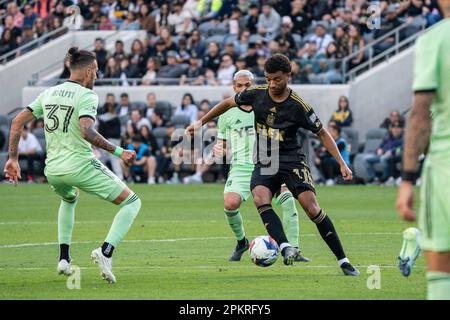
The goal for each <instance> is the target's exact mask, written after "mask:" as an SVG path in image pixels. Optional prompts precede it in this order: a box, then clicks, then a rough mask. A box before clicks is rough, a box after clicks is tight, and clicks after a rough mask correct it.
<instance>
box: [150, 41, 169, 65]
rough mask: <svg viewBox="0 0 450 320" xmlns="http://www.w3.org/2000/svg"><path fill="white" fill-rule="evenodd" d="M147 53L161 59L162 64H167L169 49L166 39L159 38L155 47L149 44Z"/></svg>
mask: <svg viewBox="0 0 450 320" xmlns="http://www.w3.org/2000/svg"><path fill="white" fill-rule="evenodd" d="M146 55H147V56H148V57H154V58H155V59H157V60H158V61H159V64H160V66H165V65H166V56H167V49H166V43H165V42H164V40H163V39H158V40H157V41H156V44H155V47H153V46H148V48H147V53H146Z"/></svg>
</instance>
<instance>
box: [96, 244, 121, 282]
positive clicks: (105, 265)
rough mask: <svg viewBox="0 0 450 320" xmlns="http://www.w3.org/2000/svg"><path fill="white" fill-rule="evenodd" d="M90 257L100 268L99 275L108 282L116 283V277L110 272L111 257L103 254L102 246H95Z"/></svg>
mask: <svg viewBox="0 0 450 320" xmlns="http://www.w3.org/2000/svg"><path fill="white" fill-rule="evenodd" d="M91 259H92V260H94V262H95V263H96V264H97V265H98V267H99V268H100V275H101V276H102V277H103V279H104V280H106V282H108V283H116V277H115V276H114V274H113V273H112V258H107V257H105V256H104V255H103V252H102V248H101V247H100V248H97V249H95V250H94V251H92V253H91Z"/></svg>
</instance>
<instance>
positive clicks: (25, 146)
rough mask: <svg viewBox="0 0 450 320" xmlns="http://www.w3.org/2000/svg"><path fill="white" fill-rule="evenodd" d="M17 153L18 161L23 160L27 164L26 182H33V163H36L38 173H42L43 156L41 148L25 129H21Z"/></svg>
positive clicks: (34, 137)
mask: <svg viewBox="0 0 450 320" xmlns="http://www.w3.org/2000/svg"><path fill="white" fill-rule="evenodd" d="M18 152H19V160H25V161H26V162H27V170H26V171H27V181H28V182H34V181H35V177H34V162H35V161H37V162H38V164H39V171H42V169H43V167H44V155H43V150H42V146H41V144H40V143H39V141H38V139H37V138H36V136H35V135H34V134H32V133H31V132H29V131H28V128H27V127H24V128H23V131H22V135H21V137H20V141H19V146H18Z"/></svg>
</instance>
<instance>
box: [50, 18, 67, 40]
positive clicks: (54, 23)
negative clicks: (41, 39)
mask: <svg viewBox="0 0 450 320" xmlns="http://www.w3.org/2000/svg"><path fill="white" fill-rule="evenodd" d="M61 27H62V20H61V19H60V18H58V17H50V18H49V20H48V31H49V32H53V33H52V35H51V36H50V37H49V40H54V39H56V38H59V37H60V36H62V35H63V34H65V33H66V32H67V28H62V29H61ZM58 29H61V30H59V31H58V32H56V30H58Z"/></svg>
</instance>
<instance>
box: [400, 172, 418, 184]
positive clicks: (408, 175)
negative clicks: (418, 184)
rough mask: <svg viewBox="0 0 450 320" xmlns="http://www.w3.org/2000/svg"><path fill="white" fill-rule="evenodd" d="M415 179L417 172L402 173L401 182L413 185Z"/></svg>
mask: <svg viewBox="0 0 450 320" xmlns="http://www.w3.org/2000/svg"><path fill="white" fill-rule="evenodd" d="M416 179H417V172H414V171H402V181H409V182H412V183H414V182H415V181H416Z"/></svg>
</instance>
